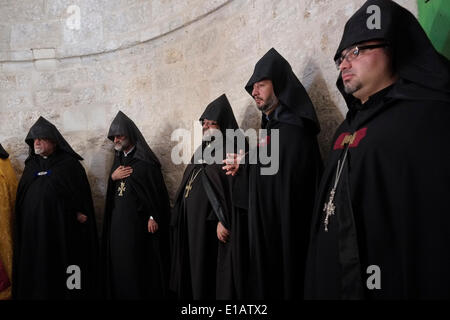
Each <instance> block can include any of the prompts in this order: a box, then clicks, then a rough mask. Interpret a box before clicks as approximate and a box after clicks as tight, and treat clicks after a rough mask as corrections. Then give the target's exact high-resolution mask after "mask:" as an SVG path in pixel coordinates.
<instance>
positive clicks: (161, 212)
mask: <svg viewBox="0 0 450 320" xmlns="http://www.w3.org/2000/svg"><path fill="white" fill-rule="evenodd" d="M116 135H125V136H127V137H129V138H130V140H131V142H132V143H133V144H134V145H135V149H134V150H133V151H132V152H130V154H128V155H127V156H126V157H125V156H124V153H123V152H115V157H114V163H113V166H112V168H111V172H110V175H109V180H108V189H107V195H106V206H105V215H104V225H103V234H102V261H103V267H104V272H105V274H104V281H105V283H104V289H105V291H106V292H105V293H106V297H107V298H110V299H111V298H112V299H163V298H166V297H167V285H168V268H169V261H168V259H169V258H170V256H169V244H168V241H169V239H168V219H169V210H170V206H169V197H168V194H167V189H166V185H165V183H164V178H163V176H162V173H161V169H160V164H159V161H158V159H157V158H156V156H155V155H154V154H153V152H152V151H151V149H150V147H149V146H148V144H147V143H146V141H145V139H144V138H143V136H142V134H141V132H140V131H139V130H138V129H137V127H136V125H135V124H134V122H133V121H132V120H131V119H129V118H128V117H127V116H126V115H125V114H124V113H122V112H120V111H119V113H118V114H117V116H116V117H115V119H114V120H113V122H112V124H111V127H110V130H109V132H108V138H109V139H110V140H111V141H113V140H114V136H116ZM120 165H124V166H131V167H132V168H133V173H132V174H131V176H130V177H128V178H126V179H123V180H121V181H113V180H112V179H111V174H112V172H114V170H116V168H117V167H119V166H120ZM122 183H123V187H124V191H122V192H121V191H119V188H121V185H122ZM122 189H123V188H122ZM150 216H152V217H153V219H154V220H155V221H156V222H157V223H158V231H157V232H156V233H154V234H151V233H149V232H148V228H147V224H148V219H149V218H150Z"/></svg>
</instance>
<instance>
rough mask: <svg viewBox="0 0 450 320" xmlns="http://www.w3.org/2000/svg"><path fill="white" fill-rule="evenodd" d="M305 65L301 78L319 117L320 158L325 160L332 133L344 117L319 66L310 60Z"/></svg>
mask: <svg viewBox="0 0 450 320" xmlns="http://www.w3.org/2000/svg"><path fill="white" fill-rule="evenodd" d="M306 65H307V66H308V67H306V68H305V69H304V70H303V77H302V79H305V80H304V85H305V84H306V83H307V84H308V85H305V88H306V89H307V91H308V94H309V96H310V98H311V101H312V102H313V105H314V108H315V110H316V114H317V118H318V119H319V123H320V129H321V130H320V133H319V135H318V142H319V147H320V153H321V155H322V159H323V160H324V162H326V161H327V159H328V153H329V150H330V146H331V143H332V140H333V136H334V133H335V132H336V129H337V128H338V126H339V125H340V124H341V123H342V121H343V120H344V117H343V115H342V113H341V111H340V110H339V108H338V106H337V105H336V103H335V102H334V101H333V99H332V96H331V94H330V91H329V90H328V87H327V82H326V81H325V79H324V77H323V74H322V71H321V69H320V67H319V66H318V65H317V64H316V63H315V62H314V61H312V60H311V61H309V62H308V63H307V64H306ZM311 70H314V71H311ZM302 83H303V81H302Z"/></svg>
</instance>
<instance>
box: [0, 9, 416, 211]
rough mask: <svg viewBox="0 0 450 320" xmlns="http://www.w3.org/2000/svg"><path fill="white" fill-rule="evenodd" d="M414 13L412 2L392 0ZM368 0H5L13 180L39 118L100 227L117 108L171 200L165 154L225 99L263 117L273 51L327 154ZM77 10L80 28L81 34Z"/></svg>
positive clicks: (0, 83)
mask: <svg viewBox="0 0 450 320" xmlns="http://www.w3.org/2000/svg"><path fill="white" fill-rule="evenodd" d="M396 1H397V2H398V3H400V4H401V5H403V6H405V7H407V8H408V9H409V10H411V11H412V12H413V13H414V14H417V4H416V1H414V0H396ZM363 2H364V0H302V1H300V0H277V1H275V0H209V1H208V0H147V1H143V0H21V1H14V0H0V141H1V142H2V144H3V146H4V147H5V148H6V149H7V150H8V151H9V152H10V153H11V160H12V162H13V165H14V167H15V169H16V171H17V174H18V176H19V177H20V174H21V172H22V170H23V161H24V159H25V158H26V155H27V148H26V145H25V143H24V138H25V135H26V133H27V131H28V129H29V128H30V126H31V125H32V124H33V123H34V122H35V121H36V120H37V118H38V117H39V115H42V116H44V117H46V118H47V119H48V120H50V121H52V122H53V123H54V124H55V125H56V126H57V127H58V128H59V130H60V131H61V133H62V134H63V135H64V136H65V137H66V139H67V140H68V141H69V143H71V145H72V146H73V148H74V149H75V150H76V151H77V152H78V153H79V154H80V155H82V156H83V157H84V158H85V161H84V162H83V164H84V166H85V168H86V170H87V173H88V176H89V180H90V182H91V187H92V190H93V194H94V199H95V204H96V210H97V216H98V217H99V219H101V215H102V210H103V205H104V204H103V202H104V194H105V182H106V180H107V174H108V172H109V169H110V165H111V161H112V145H111V143H110V142H109V140H107V139H106V133H107V130H108V128H109V125H110V122H111V120H112V119H113V117H114V116H115V114H116V113H117V111H118V110H122V111H123V112H125V113H126V114H127V115H128V116H129V117H131V118H132V119H134V121H135V122H136V124H137V125H138V127H139V128H140V129H141V131H142V133H143V134H144V136H145V137H146V139H147V141H148V143H149V145H150V146H151V147H152V149H153V150H154V152H155V153H156V155H157V156H158V157H159V158H160V160H161V162H162V164H163V173H164V177H165V180H166V183H167V186H168V189H169V192H170V195H171V197H173V195H174V192H175V190H176V188H177V186H178V184H179V182H180V178H181V175H182V173H183V169H184V167H183V166H182V165H180V166H175V165H173V164H172V162H171V159H170V152H171V149H172V147H173V146H174V145H175V144H176V142H173V141H171V139H170V135H171V133H172V131H173V130H174V129H176V128H186V129H192V121H193V120H195V119H198V117H199V116H200V114H201V113H202V111H203V109H204V108H205V106H206V105H207V104H208V103H209V102H210V101H212V100H213V99H215V98H216V97H218V96H219V95H220V94H222V93H226V94H227V96H228V98H229V100H230V102H231V104H232V106H233V109H234V112H235V115H236V118H237V120H238V122H239V123H240V124H241V126H242V127H243V128H244V129H247V128H250V127H257V126H258V123H259V114H258V113H257V111H256V108H255V106H254V104H253V102H252V99H251V98H250V96H249V95H248V94H247V93H246V92H245V90H244V88H243V87H244V85H245V84H246V82H247V80H248V78H249V77H250V75H251V73H252V71H253V67H254V64H255V63H256V61H257V60H258V59H259V58H260V57H261V56H262V55H263V54H264V53H265V52H266V51H267V50H268V49H270V48H271V47H275V48H276V49H277V50H278V51H279V52H280V53H281V54H282V55H283V56H284V57H285V58H286V59H287V60H288V61H289V62H290V63H291V65H292V67H293V70H294V72H295V73H296V74H297V76H298V78H299V79H300V81H302V83H303V84H304V86H305V87H306V89H307V91H308V92H309V94H310V96H311V98H312V100H313V102H314V104H315V107H316V110H317V113H318V116H319V119H320V122H321V125H322V133H321V134H320V136H319V141H320V144H321V148H322V153H323V156H324V157H326V150H327V149H328V145H329V143H330V139H331V137H332V135H333V133H334V130H335V128H336V127H337V125H338V123H340V122H341V121H342V119H343V115H345V112H346V107H345V104H344V101H343V99H342V98H341V96H340V95H339V93H338V91H337V90H336V88H335V80H336V77H337V71H336V69H335V67H334V63H333V60H332V57H333V55H334V52H335V50H336V47H337V45H338V43H339V40H340V37H341V34H342V31H343V28H344V24H345V21H346V20H347V19H348V18H349V17H350V16H351V14H352V13H353V12H354V11H355V10H356V9H357V8H358V7H359V6H360V5H361V4H362V3H363ZM71 5H77V6H78V8H79V9H80V10H79V13H80V16H79V17H80V20H79V22H80V24H79V28H77V24H76V22H77V20H76V11H71V10H69V11H68V8H69V6H71Z"/></svg>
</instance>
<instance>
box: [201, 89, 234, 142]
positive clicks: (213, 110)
mask: <svg viewBox="0 0 450 320" xmlns="http://www.w3.org/2000/svg"><path fill="white" fill-rule="evenodd" d="M204 119H208V120H213V121H217V123H218V124H219V126H220V131H222V134H225V130H226V129H234V130H236V129H238V128H239V126H238V124H237V121H236V118H235V117H234V113H233V109H232V108H231V105H230V102H229V101H228V99H227V96H226V95H225V94H223V95H221V96H220V97H218V98H217V99H216V100H214V101H213V102H211V103H210V104H208V106H207V107H206V109H205V111H204V112H203V114H202V115H201V117H200V119H199V120H200V122H201V121H203V120H204Z"/></svg>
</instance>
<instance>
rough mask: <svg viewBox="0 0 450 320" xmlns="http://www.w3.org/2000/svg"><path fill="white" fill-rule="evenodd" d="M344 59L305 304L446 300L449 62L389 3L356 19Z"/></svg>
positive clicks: (376, 3)
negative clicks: (342, 107)
mask: <svg viewBox="0 0 450 320" xmlns="http://www.w3.org/2000/svg"><path fill="white" fill-rule="evenodd" d="M377 7H378V9H379V10H376V8H377ZM374 8H375V10H376V11H379V13H380V21H379V22H380V24H379V27H380V28H379V29H377V28H372V29H369V28H368V25H370V23H376V21H375V22H374V21H373V20H372V19H373V18H374V17H372V15H373V10H374ZM369 18H370V21H369V22H370V23H369V24H368V20H369ZM375 18H376V16H375ZM335 61H336V65H337V66H338V68H339V70H340V74H339V77H338V81H337V86H338V88H339V90H340V91H341V93H342V95H343V96H344V98H345V100H346V102H347V106H348V108H349V111H348V113H347V116H346V119H345V120H344V122H343V123H342V124H341V125H340V127H339V128H338V129H337V132H336V134H335V137H334V140H333V145H332V146H331V148H332V149H331V154H330V156H329V161H328V164H327V167H326V169H325V172H324V176H323V179H322V181H321V184H320V189H319V194H318V201H317V203H316V207H315V216H314V218H313V221H312V231H311V245H310V249H309V254H308V264H307V272H306V279H305V281H306V284H307V285H306V286H305V297H307V298H310V299H363V298H367V299H422V298H423V299H430V298H441V299H442V298H447V299H448V298H449V297H450V272H449V270H450V253H449V249H448V248H449V246H450V233H449V232H448V230H447V226H448V225H449V224H450V218H449V215H448V205H447V203H448V196H449V194H450V183H449V178H450V151H449V149H448V147H447V145H448V141H449V139H450V131H449V130H448V124H449V123H450V81H449V80H450V78H449V61H448V60H447V59H446V58H444V57H443V56H441V55H440V54H439V53H437V52H436V50H435V49H434V48H433V46H432V44H431V43H430V41H429V39H428V38H427V36H426V34H425V33H424V31H423V29H422V28H421V26H420V25H419V23H418V22H417V20H416V19H415V17H414V16H413V15H412V14H411V13H410V12H409V11H407V10H406V9H404V8H403V7H401V6H399V5H398V4H396V3H395V2H393V1H387V0H369V1H367V2H366V3H365V4H364V5H363V6H362V7H361V8H360V9H359V10H358V11H357V12H356V13H355V14H354V15H353V16H352V17H351V18H350V19H349V21H348V22H347V23H346V25H345V29H344V35H343V37H342V40H341V43H340V45H339V48H338V50H337V52H336V55H335Z"/></svg>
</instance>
